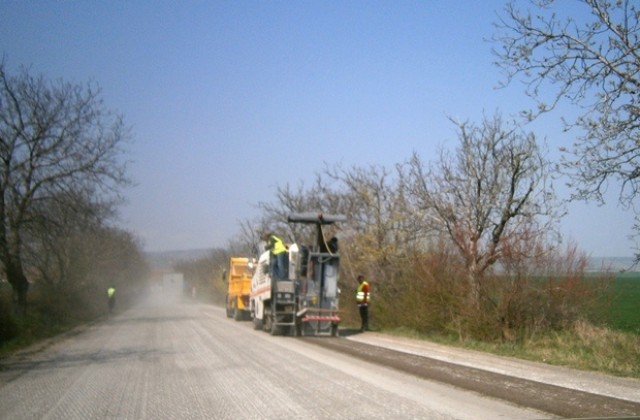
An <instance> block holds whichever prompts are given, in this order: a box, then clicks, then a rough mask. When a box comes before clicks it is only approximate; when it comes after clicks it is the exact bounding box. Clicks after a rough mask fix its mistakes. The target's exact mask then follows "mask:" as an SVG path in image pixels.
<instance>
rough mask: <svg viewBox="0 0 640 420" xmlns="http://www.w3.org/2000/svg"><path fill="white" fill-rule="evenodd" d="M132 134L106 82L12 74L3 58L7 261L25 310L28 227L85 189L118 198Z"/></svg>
mask: <svg viewBox="0 0 640 420" xmlns="http://www.w3.org/2000/svg"><path fill="white" fill-rule="evenodd" d="M127 139H128V130H127V128H126V127H125V126H124V124H123V121H122V118H121V117H120V116H118V115H114V114H112V113H110V112H109V111H108V110H106V109H105V108H104V106H103V103H102V100H101V98H100V92H99V89H98V90H97V89H95V88H94V87H93V86H91V85H88V86H86V87H83V86H78V85H73V84H69V83H64V82H62V81H60V82H56V83H50V82H47V81H45V80H44V78H42V77H33V76H31V75H30V74H29V72H28V71H27V70H25V69H22V70H21V71H20V72H19V73H18V74H17V75H16V76H11V75H10V74H8V73H7V71H6V69H5V66H4V63H2V64H0V261H1V262H2V266H3V269H4V274H5V275H6V277H7V280H8V281H9V283H10V284H11V286H12V288H13V291H14V296H15V302H16V304H17V309H18V310H19V311H20V312H23V313H24V311H25V310H26V299H27V291H28V286H29V282H28V280H27V276H26V270H25V261H24V258H23V253H24V247H25V243H24V234H25V232H26V230H28V229H29V228H30V226H32V225H33V221H34V218H35V216H36V211H35V210H36V209H37V208H42V207H43V206H41V205H39V203H42V202H46V201H47V200H52V199H58V200H59V199H60V197H65V196H70V195H71V194H77V193H82V194H84V195H85V196H86V197H89V199H90V200H92V201H94V202H100V201H102V200H111V199H113V198H114V197H117V195H118V192H119V188H120V187H122V186H124V185H126V184H127V183H128V179H127V177H126V174H125V170H126V162H123V161H122V160H121V157H122V154H123V149H122V147H123V145H124V143H125V142H126V140H127ZM66 202H67V203H71V202H72V200H66Z"/></svg>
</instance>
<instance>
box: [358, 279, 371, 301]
mask: <svg viewBox="0 0 640 420" xmlns="http://www.w3.org/2000/svg"><path fill="white" fill-rule="evenodd" d="M365 286H366V291H365ZM356 302H357V303H369V283H367V282H366V281H363V282H362V283H360V284H359V285H358V289H357V290H356Z"/></svg>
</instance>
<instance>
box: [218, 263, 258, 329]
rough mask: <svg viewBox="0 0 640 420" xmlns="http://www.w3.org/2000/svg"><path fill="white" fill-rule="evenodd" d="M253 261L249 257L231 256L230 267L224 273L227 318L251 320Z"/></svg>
mask: <svg viewBox="0 0 640 420" xmlns="http://www.w3.org/2000/svg"><path fill="white" fill-rule="evenodd" d="M252 268H253V261H251V260H250V259H249V258H243V257H231V258H229V268H228V269H227V270H225V272H224V273H223V274H222V276H223V280H224V281H225V282H226V283H227V304H226V306H227V318H231V317H233V319H235V320H236V321H241V320H249V319H251V317H250V312H249V297H250V295H251V277H252V274H253V271H252Z"/></svg>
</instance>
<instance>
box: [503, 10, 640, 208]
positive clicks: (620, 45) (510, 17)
mask: <svg viewBox="0 0 640 420" xmlns="http://www.w3.org/2000/svg"><path fill="white" fill-rule="evenodd" d="M521 4H523V2H515V1H510V2H509V3H508V4H507V5H506V7H505V10H504V14H503V15H502V16H501V18H500V20H499V22H498V23H497V24H496V28H497V31H496V34H495V35H494V41H496V42H497V43H498V45H499V48H498V49H496V50H495V54H496V55H497V57H498V61H497V63H498V65H499V66H501V67H502V68H503V69H504V70H505V72H506V76H507V81H506V82H507V83H509V82H511V81H512V80H513V79H515V78H518V77H520V78H522V79H524V81H525V83H526V93H527V94H528V95H530V96H531V97H532V98H534V100H535V101H536V102H537V110H536V111H535V112H529V113H528V116H529V117H530V118H535V117H536V116H537V115H539V114H540V113H542V112H547V111H551V110H553V109H554V108H556V105H557V104H558V103H559V102H560V101H562V100H568V101H569V102H570V103H572V104H575V105H578V106H579V108H576V109H577V110H579V114H578V116H577V118H575V119H572V120H565V123H566V126H567V129H569V128H572V127H577V128H578V129H581V130H582V131H581V134H580V135H579V137H577V138H576V140H575V142H574V144H573V147H572V148H570V149H569V148H567V149H566V150H565V151H567V152H569V153H567V154H566V155H565V158H564V163H565V167H566V168H567V169H568V171H569V173H570V175H572V177H573V180H574V183H573V184H574V185H573V186H574V187H575V196H574V198H579V199H596V200H598V201H599V202H602V201H603V192H604V191H605V190H606V188H607V184H608V182H607V181H608V180H615V181H619V182H620V184H621V189H620V195H619V202H620V203H621V204H623V205H626V206H629V205H631V204H633V201H634V199H635V198H636V196H637V195H638V191H639V188H640V43H639V41H640V39H639V36H640V22H639V19H640V10H639V9H638V3H637V2H635V1H631V0H617V1H611V0H580V1H577V2H573V3H571V5H567V4H566V2H560V1H553V0H530V1H529V2H528V4H529V6H530V9H528V10H521V9H519V8H518V7H517V5H521ZM531 9H533V10H531Z"/></svg>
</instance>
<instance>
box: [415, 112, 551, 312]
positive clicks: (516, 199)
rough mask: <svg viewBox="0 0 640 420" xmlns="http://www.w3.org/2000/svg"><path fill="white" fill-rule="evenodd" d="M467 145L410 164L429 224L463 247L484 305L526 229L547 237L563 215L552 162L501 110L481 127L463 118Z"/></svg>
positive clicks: (418, 204)
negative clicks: (492, 274) (492, 278)
mask: <svg viewBox="0 0 640 420" xmlns="http://www.w3.org/2000/svg"><path fill="white" fill-rule="evenodd" d="M456 125H457V127H458V131H459V134H458V135H459V139H460V146H459V147H458V148H457V150H456V151H455V154H454V155H453V156H452V155H450V154H449V153H448V152H447V151H445V150H443V151H442V152H441V154H440V159H439V161H437V162H435V163H434V164H432V165H431V166H430V167H428V168H427V167H425V165H424V164H423V163H422V161H421V159H420V157H419V156H418V155H417V154H416V153H414V155H413V157H412V158H411V160H410V161H409V163H408V166H409V174H410V187H409V189H410V192H411V199H412V200H413V202H414V205H415V208H416V211H417V212H418V213H419V214H421V215H422V216H423V218H424V221H425V224H426V225H427V226H428V227H429V229H430V230H432V231H433V232H435V233H437V234H438V235H440V237H446V238H448V239H449V240H450V241H451V242H452V243H453V244H454V245H455V247H456V248H457V249H458V251H459V253H460V255H461V257H462V259H463V261H464V266H465V269H466V272H467V276H468V282H469V298H470V301H471V302H472V304H473V305H474V306H476V307H477V306H478V305H479V303H480V299H481V293H482V275H483V274H484V273H485V271H486V270H487V269H488V268H489V267H492V266H493V265H494V264H495V263H496V262H497V261H499V260H500V259H501V257H502V253H503V249H504V248H505V246H506V245H507V244H508V243H509V242H510V241H515V240H516V238H518V236H521V235H528V236H531V235H546V234H548V232H550V231H552V229H551V227H552V223H553V222H554V220H555V218H556V216H557V214H556V213H555V210H554V209H555V207H554V206H553V198H554V193H553V190H552V188H551V185H550V184H549V183H548V179H547V175H548V173H547V171H548V163H547V161H546V160H545V158H544V156H543V155H542V153H541V152H540V149H539V148H538V145H537V143H536V139H535V136H534V135H533V134H525V133H520V132H517V131H516V130H515V129H509V128H505V124H503V122H502V119H501V117H500V116H495V117H494V118H493V119H486V118H485V120H484V121H483V123H482V125H481V126H476V125H474V124H472V123H469V122H463V123H457V124H456Z"/></svg>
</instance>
